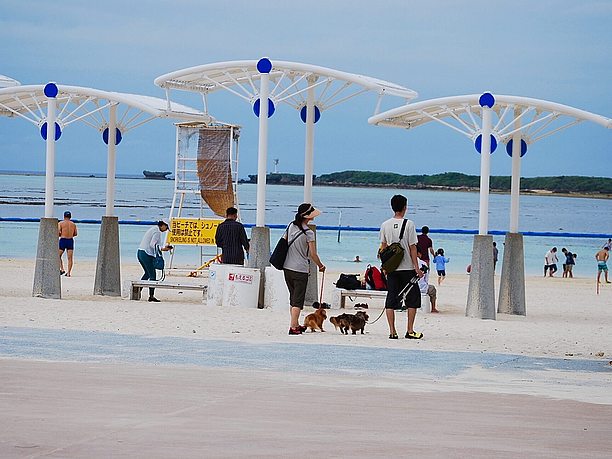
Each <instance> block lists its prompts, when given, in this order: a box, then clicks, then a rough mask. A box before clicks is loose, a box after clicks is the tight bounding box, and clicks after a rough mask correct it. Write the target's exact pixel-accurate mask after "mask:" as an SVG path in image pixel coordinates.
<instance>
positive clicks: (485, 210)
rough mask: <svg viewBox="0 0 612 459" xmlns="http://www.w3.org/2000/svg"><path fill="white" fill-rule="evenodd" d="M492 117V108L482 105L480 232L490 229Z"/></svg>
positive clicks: (481, 233) (485, 232) (484, 232)
mask: <svg viewBox="0 0 612 459" xmlns="http://www.w3.org/2000/svg"><path fill="white" fill-rule="evenodd" d="M491 118H492V110H491V109H490V108H489V107H487V106H484V107H482V142H481V148H480V208H479V214H478V234H480V235H484V234H487V233H488V231H489V181H490V180H489V177H490V174H491V128H492V126H491Z"/></svg>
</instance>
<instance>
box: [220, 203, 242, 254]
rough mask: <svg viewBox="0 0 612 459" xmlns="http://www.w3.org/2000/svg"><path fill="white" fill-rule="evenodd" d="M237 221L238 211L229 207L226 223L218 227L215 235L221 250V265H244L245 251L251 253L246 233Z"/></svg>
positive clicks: (226, 213)
mask: <svg viewBox="0 0 612 459" xmlns="http://www.w3.org/2000/svg"><path fill="white" fill-rule="evenodd" d="M237 219H238V209H236V208H235V207H229V208H228V209H227V211H226V212H225V221H224V222H223V223H221V224H220V225H219V226H218V227H217V232H216V233H215V241H216V243H217V247H220V248H221V263H224V264H232V265H243V264H244V250H246V252H247V253H248V252H249V240H248V239H247V235H246V231H245V230H244V226H243V225H242V223H240V222H239V221H237ZM243 248H244V250H243Z"/></svg>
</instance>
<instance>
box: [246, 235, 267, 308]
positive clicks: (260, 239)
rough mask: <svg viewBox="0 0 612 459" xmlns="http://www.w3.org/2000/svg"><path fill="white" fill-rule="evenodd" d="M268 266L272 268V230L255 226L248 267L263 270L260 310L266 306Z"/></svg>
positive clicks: (260, 285)
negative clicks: (266, 270) (266, 269)
mask: <svg viewBox="0 0 612 459" xmlns="http://www.w3.org/2000/svg"><path fill="white" fill-rule="evenodd" d="M266 266H270V228H268V227H266V226H254V227H253V228H251V242H250V249H249V263H248V267H249V268H259V269H260V270H261V282H260V284H259V301H258V307H259V308H260V309H261V308H263V307H264V304H265V288H266V272H265V268H266Z"/></svg>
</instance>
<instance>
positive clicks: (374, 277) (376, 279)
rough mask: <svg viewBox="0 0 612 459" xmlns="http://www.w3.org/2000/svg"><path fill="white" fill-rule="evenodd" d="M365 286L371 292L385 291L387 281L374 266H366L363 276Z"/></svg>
mask: <svg viewBox="0 0 612 459" xmlns="http://www.w3.org/2000/svg"><path fill="white" fill-rule="evenodd" d="M364 278H365V281H366V284H367V285H368V286H369V287H370V289H372V290H387V279H386V278H385V275H384V274H383V273H382V272H381V271H380V269H378V268H377V267H376V266H371V265H368V266H367V268H366V270H365V275H364Z"/></svg>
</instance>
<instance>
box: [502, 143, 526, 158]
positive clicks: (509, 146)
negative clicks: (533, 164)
mask: <svg viewBox="0 0 612 459" xmlns="http://www.w3.org/2000/svg"><path fill="white" fill-rule="evenodd" d="M513 143H514V142H513V140H512V139H510V140H509V141H508V143H507V144H506V153H508V156H510V157H511V158H512V144H513ZM526 154H527V142H525V141H524V140H523V139H521V158H522V157H523V156H525V155H526Z"/></svg>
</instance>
